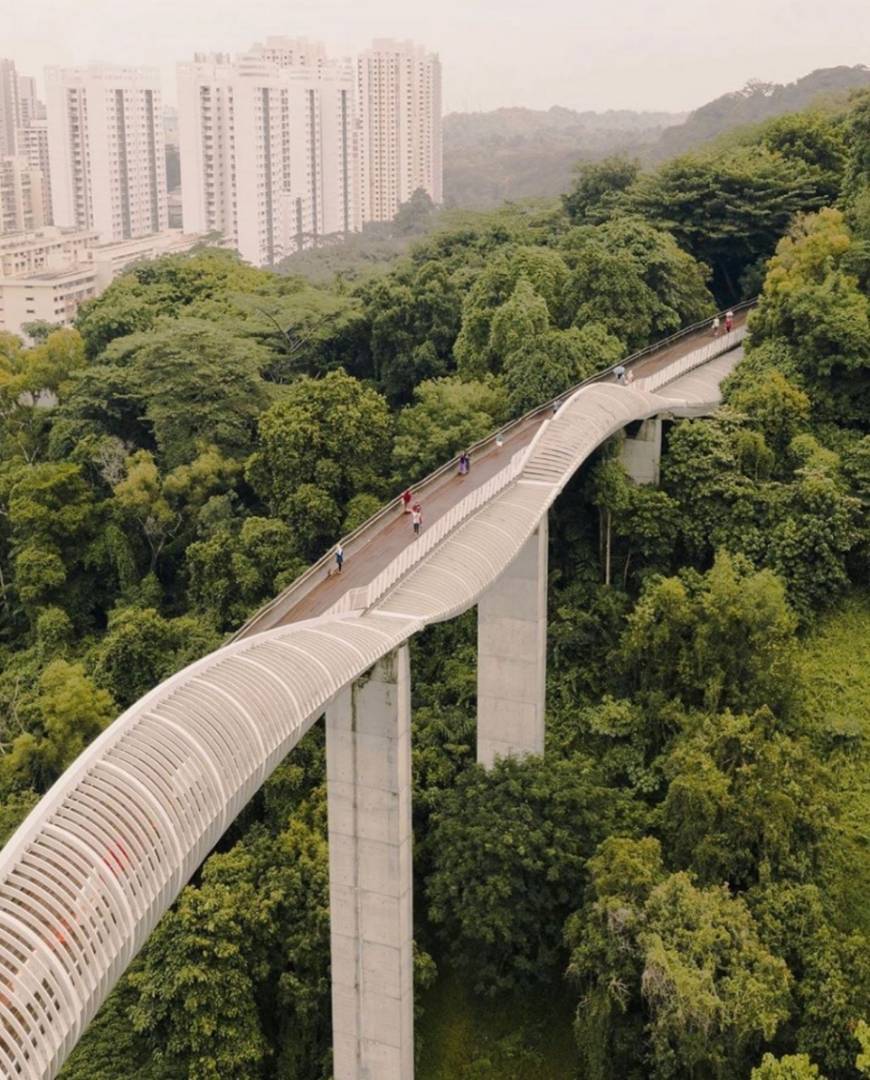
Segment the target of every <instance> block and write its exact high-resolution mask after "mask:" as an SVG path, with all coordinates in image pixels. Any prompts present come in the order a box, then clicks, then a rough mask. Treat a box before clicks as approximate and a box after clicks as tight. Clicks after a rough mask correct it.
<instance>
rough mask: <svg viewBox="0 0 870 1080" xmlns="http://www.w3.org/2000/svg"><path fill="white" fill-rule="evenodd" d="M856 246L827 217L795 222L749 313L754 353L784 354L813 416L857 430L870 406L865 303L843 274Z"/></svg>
mask: <svg viewBox="0 0 870 1080" xmlns="http://www.w3.org/2000/svg"><path fill="white" fill-rule="evenodd" d="M853 250H854V241H853V239H852V237H851V235H850V233H849V229H848V228H847V226H846V224H845V222H844V219H843V215H842V214H841V213H840V212H839V211H837V210H832V209H825V210H822V211H821V212H820V213H819V214H811V215H808V216H806V217H803V218H801V219H800V220H799V221H798V222H797V223H796V224H795V226H794V227H793V228H792V230H791V232H790V233H789V235H788V236H786V237H784V238H783V239H782V240H781V241H780V242H779V244H778V246H777V249H776V255H775V256H774V258H773V259H771V261H770V266H769V269H768V273H767V277H766V278H765V281H764V291H763V294H762V297H761V301H760V303H759V305H758V309H757V310H756V312H754V313H753V316H752V320H751V325H752V346H751V348H752V350H753V351H754V350H756V349H757V348H759V347H763V346H764V345H766V344H768V343H771V342H782V343H784V344H785V345H786V346H788V349H789V352H790V354H791V355H792V356H793V358H794V364H795V368H796V371H797V372H798V373H799V375H800V376H801V377H802V378H803V379H804V380H805V383H806V386H807V388H808V389H810V390H811V391H812V395H813V399H814V404H815V408H816V412H817V413H819V414H822V415H824V414H827V415H828V416H829V417H830V418H832V419H834V420H836V421H839V422H845V423H852V424H854V425H855V426H861V424H862V423H863V421H864V419H865V418H866V415H867V409H868V405H870V391H868V390H867V384H868V381H870V380H868V379H867V378H866V377H862V376H864V373H865V372H866V370H867V369H868V367H870V301H868V299H867V296H866V295H865V292H864V291H862V289H861V288H860V286H859V282H858V279H857V278H856V277H855V276H854V275H853V274H851V273H850V272H849V269H848V268H849V261H848V259H849V255H850V253H851V252H852V251H853Z"/></svg>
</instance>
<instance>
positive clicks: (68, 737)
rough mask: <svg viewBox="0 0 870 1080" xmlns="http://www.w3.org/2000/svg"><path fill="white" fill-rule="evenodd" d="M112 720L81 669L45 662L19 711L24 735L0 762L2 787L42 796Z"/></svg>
mask: <svg viewBox="0 0 870 1080" xmlns="http://www.w3.org/2000/svg"><path fill="white" fill-rule="evenodd" d="M114 714H115V705H114V702H113V701H112V698H111V696H110V695H109V694H108V693H107V692H106V691H105V690H101V689H98V688H97V687H96V686H95V685H94V683H93V682H92V681H91V680H90V679H89V678H88V677H87V675H86V674H85V671H84V668H83V666H82V665H81V664H71V663H69V662H68V661H66V660H53V661H51V663H49V664H48V665H47V667H46V668H45V669H44V670H43V671H42V673H41V675H40V677H39V686H38V690H37V693H36V695H35V697H34V699H33V701H32V702H31V703H30V704H29V705H28V706H26V707H25V709H24V710H23V727H24V730H23V731H22V733H21V734H20V735H18V736H16V737H15V739H13V741H12V745H11V747H10V748H9V751H8V753H7V754H6V755H5V756H4V757H3V758H2V759H0V781H2V784H3V786H8V787H10V788H14V789H16V790H19V791H21V790H26V789H28V788H33V789H35V790H37V791H46V790H47V789H48V788H49V787H50V786H51V784H52V783H53V782H54V781H55V780H56V779H57V778H58V776H60V774H61V773H62V772H63V771H64V769H65V768H66V767H67V766H68V765H70V764H71V763H72V762H73V761H74V760H75V758H77V757H78V756H79V754H80V753H81V752H82V750H84V749H85V747H86V746H87V745H88V743H89V742H90V741H91V739H93V738H94V736H96V735H98V734H99V733H100V731H102V729H103V728H104V727H105V726H106V724H108V723H109V721H110V720H112V719H113V717H114Z"/></svg>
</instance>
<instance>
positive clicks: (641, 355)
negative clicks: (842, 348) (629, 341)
mask: <svg viewBox="0 0 870 1080" xmlns="http://www.w3.org/2000/svg"><path fill="white" fill-rule="evenodd" d="M756 300H757V297H753V298H752V299H750V300H744V301H743V302H742V303H739V304H735V305H734V306H733V307H732V308H731V309H730V310H732V311H734V312H737V311H744V310H746V309H748V308H750V307H752V306H753V304H755V303H756ZM724 314H725V313H724V311H722V312H720V313H719V315H720V317H722V316H723V315H724ZM711 320H712V316H708V317H707V318H706V319H702V320H701V321H700V322H696V323H692V324H691V325H690V326H684V327H683V328H682V329H681V330H678V331H676V333H674V334H671V335H670V336H669V337H666V338H661V339H660V340H659V341H655V342H653V343H652V344H650V345H646V346H644V347H643V348H642V349H638V350H637V351H636V352H633V353H632V354H631V355H630V356H627V357H625V359H623V360H620V361H619V363H617V364H612V365H611V366H610V367H608V368H604V369H602V370H601V371H599V372H596V374H594V375H591V376H589V378H587V379H583V380H582V381H581V382H579V383H577V384H576V385H574V386H572V387H570V388H569V389H567V390H564V391H562V393H561V394H558V395H556V396H555V397H553V398H550V399H549V400H548V401H545V402H544V403H543V404H542V405H537V406H535V407H534V408H533V409H529V411H528V412H526V413H523V415H522V416H518V417H516V418H515V419H513V420H510V421H508V423H506V424H504V425H503V426H502V427H500V428H498V429H497V430H496V431H493V432H491V433H490V434H489V435H486V436H485V437H484V438H482V439H478V440H477V442H475V443H472V444H471V445H470V446H468V447H466V449H467V451H468V452H469V453H470V454H472V455H479V454H480V453H485V452H487V451H489V450H491V449H493V448H494V447H495V445H496V442H497V440H498V439H500V438H501V439H502V440H504V439H507V438H508V437H510V436H511V435H512V434H513V433H515V432H517V431H519V430H520V428H522V427H523V426H524V425H526V424H530V423H533V422H534V421H535V420H537V419H540V418H541V417H542V416H545V415H546V414H548V413H552V411H553V407H554V406H555V405H560V404H561V403H562V402H564V401H565V400H566V399H567V398H569V397H570V396H571V395H572V394H573V393H574V392H575V391H577V390H579V389H580V388H581V387H583V386H588V385H590V384H592V383H595V382H600V381H601V380H602V379H606V378H607V377H608V376H611V375H613V373H614V372H615V370H616V368H617V367H620V366H623V367H626V368H630V367H632V366H633V365H635V364H637V363H638V362H639V361H641V360H643V359H645V358H646V357H648V356H651V355H652V354H653V353H656V352H659V351H661V350H662V349H666V348H670V346H671V345H674V344H676V343H677V342H678V341H681V340H683V339H684V338H686V337H689V336H690V335H692V334H696V333H697V332H698V331H699V330H702V329H704V328H705V327H708V326H709V325H710V323H711ZM717 340H721V339H717ZM671 366H672V365H668V370H670V368H671ZM681 374H682V372H681ZM668 381H669V380H668ZM661 385H663V384H661ZM458 464H459V455H458V454H457V455H456V456H455V457H453V458H451V459H450V460H449V461H447V462H445V463H444V464H443V465H442V466H441V467H440V468H438V469H436V470H435V471H434V472H431V473H429V475H428V476H426V477H424V478H423V479H422V480H420V481H418V482H417V483H416V484H414V485H413V490H414V493H415V495H416V497H417V498H418V499H420V500H421V501H422V500H424V499H425V498H426V497H427V496H428V495H429V493H430V492H431V491H432V490H433V489H434V488H436V487H437V486H438V485H439V484H440V483H441V482H442V480H443V479H444V477H445V476H447V475H448V474H452V473H455V472H456V469H457V467H458ZM402 511H403V507H402V499H401V495H397V496H396V497H395V498H394V499H391V500H390V501H389V502H388V503H386V504H385V505H384V506H382V507H381V509H380V510H378V511H377V513H375V514H373V515H372V516H371V517H370V518H368V519H367V520H366V521H364V522H363V523H362V524H361V525H359V526H358V527H357V528H356V529H354V530H353V531H352V532H350V533H348V534H347V536H344V537H342V538H341V546H342V547H343V548H344V552H345V557H346V558H347V559H350V558H351V557H352V556H353V555H354V554H355V553H357V552H358V551H360V550H361V549H362V548H363V547H365V545H366V544H367V543H368V542H369V540H370V539H371V538H372V536H373V535H374V533H376V532H377V531H378V529H379V528H380V527H381V526H382V525H383V523H384V522H385V521H388V520H390V519H392V518H396V517H398V516H399V515H400V514H401V513H402ZM334 551H335V548H334V547H331V548H329V549H328V550H327V551H326V552H324V554H323V555H322V556H321V557H320V558H319V559H318V560H317V562H315V563H312V565H311V566H309V567H308V569H307V570H305V571H304V572H303V573H302V574H300V576H299V577H298V578H296V580H295V581H293V582H291V584H290V585H288V586H287V587H286V588H285V589H283V590H282V591H281V592H280V593H279V594H278V595H277V596H276V597H274V598H273V599H272V600H270V601H269V602H268V603H266V604H264V605H263V606H262V607H261V608H259V609H258V610H257V611H256V612H255V613H254V614H253V615H252V616H251V617H250V618H249V619H248V620H247V621H246V622H245V623H244V625H243V626H242V627H241V628H240V629H239V630H237V631H236V633H235V634H233V635H232V636H231V637H230V639H229V640H230V641H238V640H239V639H241V638H244V637H248V636H249V635H250V634H256V633H259V632H260V631H261V630H268V629H270V628H271V627H273V626H277V625H278V623H279V622H280V621H281V619H282V618H283V617H284V616H285V615H286V614H287V613H288V612H289V611H290V610H291V609H292V608H294V607H295V606H296V605H297V604H298V603H299V602H300V601H301V600H303V599H304V598H305V597H306V596H307V595H308V593H310V592H312V591H313V590H314V589H315V588H317V586H318V585H319V584H320V582H321V581H322V580H323V578H324V577H325V576H326V574H327V572H328V571H329V569H330V568H331V565H332V559H333V552H334ZM350 591H352V592H356V591H357V590H350ZM343 599H344V598H342V600H343ZM356 599H358V598H355V597H354V598H352V597H348V598H347V600H346V601H345V604H346V605H348V606H346V607H345V606H343V607H342V608H340V609H339V608H337V607H335V608H333V610H350V611H353V610H357V609H358V608H359V607H360V605H359V604H358V603H356V602H355V600H356ZM337 603H341V601H338V602H337Z"/></svg>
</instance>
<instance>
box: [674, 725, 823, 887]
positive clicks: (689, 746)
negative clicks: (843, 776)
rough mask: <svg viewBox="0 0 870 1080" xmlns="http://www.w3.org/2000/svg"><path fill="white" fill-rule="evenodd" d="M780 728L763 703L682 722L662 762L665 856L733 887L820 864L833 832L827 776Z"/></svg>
mask: <svg viewBox="0 0 870 1080" xmlns="http://www.w3.org/2000/svg"><path fill="white" fill-rule="evenodd" d="M782 727H783V725H782V724H781V722H777V720H776V719H775V718H774V716H773V714H772V713H771V711H770V710H769V709H768V708H766V707H763V708H759V709H758V710H757V711H756V712H754V713H752V714H751V715H745V714H741V715H738V716H734V715H732V714H731V713H724V714H721V715H718V716H711V717H709V718H707V719H705V720H702V721H698V722H696V723H694V724H686V730H685V731H684V732H683V733H682V734H680V735H678V736H677V738H676V739H675V740H674V741H673V743H672V745H671V747H670V749H669V750H668V752H667V755H666V757H665V758H664V760H663V761H662V762H661V768H662V771H663V772H664V775H665V777H666V778H667V780H668V782H669V783H668V790H667V795H666V797H665V800H664V803H663V804H662V807H661V815H662V816H661V827H662V836H663V839H664V841H665V845H666V850H667V852H668V858H669V861H670V862H671V864H672V865H675V866H681V867H690V868H691V869H692V870H693V871H694V872H695V873H696V874H697V876H698V878H699V879H700V880H701V881H702V882H703V883H705V884H713V883H715V882H719V881H727V882H728V883H729V885H731V886H732V887H734V888H738V889H742V888H747V887H749V886H751V885H754V884H755V883H757V882H758V881H759V880H762V881H765V880H771V879H772V880H783V879H789V880H797V881H806V880H810V879H811V878H812V877H813V876H814V875H816V874H817V873H818V871H819V867H820V862H821V855H822V852H823V848H824V845H825V844H826V843H829V842H830V839H831V835H832V832H831V829H832V824H833V815H834V807H833V802H832V796H831V792H830V777H829V775H828V774H827V772H826V771H825V769H824V768H823V767H822V766H821V765H820V763H819V762H818V760H817V759H816V757H815V755H814V754H813V753H812V751H811V748H810V747H809V746H808V745H807V744H806V742H805V741H803V740H802V739H800V738H799V737H795V736H793V735H791V734H789V733H787V732H786V731H783V730H782Z"/></svg>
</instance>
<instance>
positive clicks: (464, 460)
mask: <svg viewBox="0 0 870 1080" xmlns="http://www.w3.org/2000/svg"><path fill="white" fill-rule="evenodd" d="M470 468H471V458H470V457H469V456H468V451H467V450H463V451H462V453H461V454H460V455H459V475H460V476H468V470H469V469H470Z"/></svg>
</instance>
